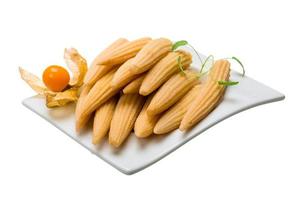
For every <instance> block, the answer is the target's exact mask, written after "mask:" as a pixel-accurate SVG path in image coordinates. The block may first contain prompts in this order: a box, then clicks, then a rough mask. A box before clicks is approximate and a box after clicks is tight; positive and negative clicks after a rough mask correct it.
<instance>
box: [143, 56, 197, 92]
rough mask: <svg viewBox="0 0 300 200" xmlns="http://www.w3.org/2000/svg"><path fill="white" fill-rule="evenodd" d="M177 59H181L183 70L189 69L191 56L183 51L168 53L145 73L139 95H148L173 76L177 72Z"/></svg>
mask: <svg viewBox="0 0 300 200" xmlns="http://www.w3.org/2000/svg"><path fill="white" fill-rule="evenodd" d="M178 57H181V64H182V67H183V69H186V68H188V67H189V65H190V64H191V62H192V55H191V54H190V53H188V52H185V51H175V52H169V53H168V54H167V55H166V56H165V57H164V58H162V59H161V60H160V61H159V62H158V63H157V64H156V65H154V67H153V68H151V69H150V70H149V72H148V73H147V75H146V77H145V79H144V81H143V83H142V86H141V88H140V91H139V92H140V94H141V95H144V96H145V95H148V94H150V93H151V92H153V91H154V90H156V89H157V88H159V87H160V86H161V85H162V84H163V83H164V82H166V81H167V80H168V79H169V78H170V77H171V76H172V75H173V74H175V73H176V72H178V71H179V67H178Z"/></svg>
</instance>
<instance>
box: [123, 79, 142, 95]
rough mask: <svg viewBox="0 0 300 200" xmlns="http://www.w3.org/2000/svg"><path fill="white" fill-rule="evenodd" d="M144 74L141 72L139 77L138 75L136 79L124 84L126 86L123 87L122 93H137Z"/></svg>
mask: <svg viewBox="0 0 300 200" xmlns="http://www.w3.org/2000/svg"><path fill="white" fill-rule="evenodd" d="M145 76H146V74H143V75H141V76H140V77H138V78H137V79H135V80H133V81H131V83H129V84H128V85H126V87H125V88H124V89H123V93H124V94H138V93H139V90H140V87H141V85H142V82H143V80H144V78H145Z"/></svg>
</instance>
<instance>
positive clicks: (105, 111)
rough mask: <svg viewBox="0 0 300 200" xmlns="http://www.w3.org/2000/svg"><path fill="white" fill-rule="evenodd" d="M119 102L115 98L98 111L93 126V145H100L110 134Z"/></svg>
mask: <svg viewBox="0 0 300 200" xmlns="http://www.w3.org/2000/svg"><path fill="white" fill-rule="evenodd" d="M117 100H118V99H117V97H113V98H111V99H110V100H108V101H107V102H105V103H104V104H102V105H101V106H100V107H99V108H98V109H97V110H96V112H95V117H94V125H93V137H92V142H93V144H99V143H100V142H101V140H102V139H103V137H104V136H105V135H106V134H107V133H108V131H109V127H110V123H111V119H112V116H113V114H114V110H115V106H116V104H117Z"/></svg>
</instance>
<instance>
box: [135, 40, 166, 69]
mask: <svg viewBox="0 0 300 200" xmlns="http://www.w3.org/2000/svg"><path fill="white" fill-rule="evenodd" d="M171 48H172V42H171V41H170V40H169V39H166V38H159V39H155V40H152V41H150V42H149V43H148V44H146V45H145V46H144V47H143V48H142V49H141V51H140V52H138V54H137V55H136V56H135V58H134V60H133V62H132V64H133V66H132V67H131V69H130V70H131V71H132V73H133V74H141V73H143V72H145V71H147V70H149V69H150V68H151V67H152V66H153V65H154V64H155V63H156V62H158V61H159V60H160V59H161V58H162V57H164V56H165V55H166V54H167V53H168V52H170V51H171Z"/></svg>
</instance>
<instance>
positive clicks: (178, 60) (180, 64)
mask: <svg viewBox="0 0 300 200" xmlns="http://www.w3.org/2000/svg"><path fill="white" fill-rule="evenodd" d="M177 64H178V67H179V69H180V71H181V73H182V74H184V75H185V74H186V73H185V71H184V69H183V66H182V63H181V56H179V57H178V58H177Z"/></svg>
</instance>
